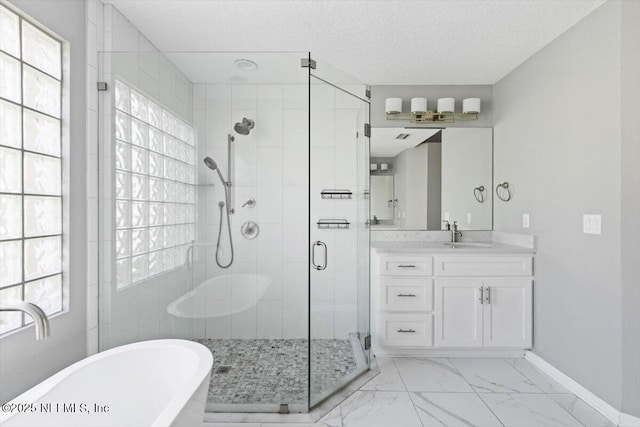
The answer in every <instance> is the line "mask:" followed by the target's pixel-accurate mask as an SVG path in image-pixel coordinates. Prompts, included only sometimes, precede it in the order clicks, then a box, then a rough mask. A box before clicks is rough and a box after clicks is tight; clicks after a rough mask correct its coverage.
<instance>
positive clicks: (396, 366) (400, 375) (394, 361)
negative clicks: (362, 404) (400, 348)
mask: <svg viewBox="0 0 640 427" xmlns="http://www.w3.org/2000/svg"><path fill="white" fill-rule="evenodd" d="M391 361H392V362H393V366H394V367H395V368H396V371H397V372H398V376H399V377H400V381H402V385H403V386H404V389H405V392H406V393H407V396H408V397H409V402H411V406H413V410H414V412H415V413H416V416H417V417H418V421H419V422H420V425H421V426H422V427H425V426H424V424H423V422H422V418H421V417H420V413H419V412H418V408H416V404H415V403H414V402H413V399H412V398H411V394H410V393H411V392H410V391H409V388H408V387H407V384H405V382H404V378H402V374H400V369H398V365H396V359H395V358H394V357H392V358H391ZM380 372H382V371H380Z"/></svg>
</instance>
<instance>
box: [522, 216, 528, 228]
mask: <svg viewBox="0 0 640 427" xmlns="http://www.w3.org/2000/svg"><path fill="white" fill-rule="evenodd" d="M522 228H529V214H528V213H526V214H522Z"/></svg>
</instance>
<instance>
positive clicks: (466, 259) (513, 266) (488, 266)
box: [435, 256, 533, 276]
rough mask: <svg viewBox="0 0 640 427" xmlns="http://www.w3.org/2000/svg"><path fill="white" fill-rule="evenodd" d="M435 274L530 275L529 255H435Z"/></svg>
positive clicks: (531, 270) (530, 262)
mask: <svg viewBox="0 0 640 427" xmlns="http://www.w3.org/2000/svg"><path fill="white" fill-rule="evenodd" d="M435 274H436V275H437V276H531V275H532V274H533V262H532V257H530V256H437V257H435Z"/></svg>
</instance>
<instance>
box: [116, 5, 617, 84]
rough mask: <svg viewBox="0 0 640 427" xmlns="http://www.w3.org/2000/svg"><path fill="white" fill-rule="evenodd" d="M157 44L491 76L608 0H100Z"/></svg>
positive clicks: (454, 77)
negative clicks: (295, 54) (291, 54)
mask: <svg viewBox="0 0 640 427" xmlns="http://www.w3.org/2000/svg"><path fill="white" fill-rule="evenodd" d="M106 1H107V2H108V3H112V4H114V5H115V6H116V7H117V8H118V10H120V11H121V12H122V13H123V14H124V15H125V16H126V17H127V18H128V19H129V20H130V21H131V22H132V23H133V24H134V25H135V26H136V27H138V28H139V29H140V30H141V31H142V32H143V33H144V34H145V35H146V36H147V37H148V38H149V39H150V40H151V41H152V42H153V43H154V44H155V45H156V46H157V47H158V48H159V49H160V50H163V51H253V52H255V51H311V52H312V54H313V55H315V56H317V57H318V58H322V59H324V60H326V61H327V62H329V63H332V64H333V65H335V66H336V67H338V68H340V69H342V70H345V71H349V72H350V73H351V74H353V75H354V76H355V77H357V78H358V79H360V80H361V81H363V82H365V83H368V84H372V85H377V84H406V85H409V84H413V85H417V84H493V83H495V82H497V81H498V80H500V79H501V78H502V77H504V76H505V75H506V74H507V73H509V72H510V71H511V70H513V69H514V68H515V67H517V66H518V65H519V64H521V63H522V62H523V61H524V60H526V59H527V58H529V57H530V56H531V55H533V54H534V53H535V52H537V51H538V50H540V49H541V48H542V47H544V46H545V45H546V44H548V43H549V42H550V41H552V40H553V39H554V38H556V37H558V36H559V35H560V34H562V33H563V32H564V31H566V30H567V29H569V28H570V27H571V26H573V25H574V24H576V23H577V22H578V21H579V20H581V19H582V18H584V17H585V16H586V15H588V14H589V13H590V12H592V11H593V10H594V9H596V8H597V7H598V6H600V5H601V4H603V3H604V1H605V0H457V1H444V0H440V1H435V0H429V1H400V0H398V1H391V0H386V1H374V0H370V1H337V0H314V1H312V0H286V1H282V0H271V1H265V0H247V1H243V0H153V1H151V0H106Z"/></svg>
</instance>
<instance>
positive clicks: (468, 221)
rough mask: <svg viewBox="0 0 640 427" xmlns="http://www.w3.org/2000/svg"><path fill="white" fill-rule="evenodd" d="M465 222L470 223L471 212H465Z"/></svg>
mask: <svg viewBox="0 0 640 427" xmlns="http://www.w3.org/2000/svg"><path fill="white" fill-rule="evenodd" d="M467 224H471V212H467Z"/></svg>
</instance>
